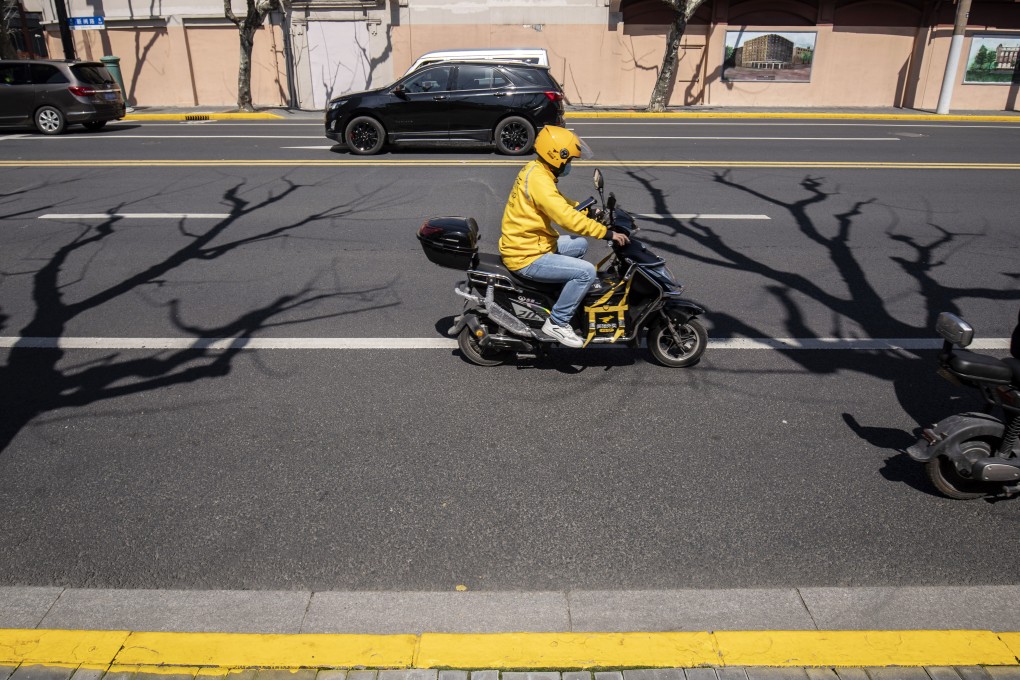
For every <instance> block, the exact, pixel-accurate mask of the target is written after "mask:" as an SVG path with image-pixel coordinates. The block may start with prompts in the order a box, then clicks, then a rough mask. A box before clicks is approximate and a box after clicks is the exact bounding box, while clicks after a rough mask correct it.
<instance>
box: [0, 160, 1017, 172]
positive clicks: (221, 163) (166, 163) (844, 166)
mask: <svg viewBox="0 0 1020 680" xmlns="http://www.w3.org/2000/svg"><path fill="white" fill-rule="evenodd" d="M577 164H578V165H579V166H581V167H584V166H589V167H603V168H605V167H645V168H648V167H657V168H759V169H764V168H774V169H776V168H778V169H802V168H807V169H830V170H1020V163H898V162H867V161H790V162H784V161H693V160H692V161H647V160H632V161H609V160H606V161H578V162H577ZM519 165H520V161H519V160H517V161H508V160H441V159H435V160H389V159H382V160H349V159H325V160H324V159H306V160H100V159H96V160H52V161H0V168H99V167H103V168H129V167H152V168H160V167H165V168H176V167H210V168H216V167H353V166H360V167H469V166H508V167H509V166H513V167H518V166H519Z"/></svg>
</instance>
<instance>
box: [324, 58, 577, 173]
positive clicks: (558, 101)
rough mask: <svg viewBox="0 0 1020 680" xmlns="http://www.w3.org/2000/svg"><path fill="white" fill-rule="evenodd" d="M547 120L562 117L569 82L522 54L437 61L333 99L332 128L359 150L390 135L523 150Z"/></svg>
mask: <svg viewBox="0 0 1020 680" xmlns="http://www.w3.org/2000/svg"><path fill="white" fill-rule="evenodd" d="M545 125H563V88H561V87H560V86H559V84H558V83H557V82H556V80H555V78H553V77H552V74H550V73H549V68H548V67H547V66H536V65H533V64H524V63H519V62H504V61H499V62H497V61H443V62H439V63H437V64H430V65H428V66H424V67H422V68H420V69H418V70H417V71H414V72H413V73H410V74H408V75H406V76H404V77H403V78H401V79H400V80H398V81H397V82H396V83H394V84H393V85H390V86H388V87H384V88H380V89H378V90H370V91H368V92H355V93H351V94H345V95H343V96H341V97H336V98H334V99H331V100H330V102H329V105H328V106H327V107H326V136H327V137H329V138H330V139H332V140H335V141H337V142H340V143H341V144H344V145H346V146H347V148H348V149H350V151H351V153H355V154H374V153H378V152H379V151H380V150H381V149H382V148H383V145H384V144H386V143H387V142H389V143H390V144H422V143H428V144H432V143H437V142H474V143H480V144H487V145H495V147H496V150H497V151H499V152H500V153H503V154H508V155H511V156H519V155H523V154H526V153H528V152H529V151H531V147H532V146H533V145H534V143H535V131H536V130H539V129H541V128H542V127H543V126H545Z"/></svg>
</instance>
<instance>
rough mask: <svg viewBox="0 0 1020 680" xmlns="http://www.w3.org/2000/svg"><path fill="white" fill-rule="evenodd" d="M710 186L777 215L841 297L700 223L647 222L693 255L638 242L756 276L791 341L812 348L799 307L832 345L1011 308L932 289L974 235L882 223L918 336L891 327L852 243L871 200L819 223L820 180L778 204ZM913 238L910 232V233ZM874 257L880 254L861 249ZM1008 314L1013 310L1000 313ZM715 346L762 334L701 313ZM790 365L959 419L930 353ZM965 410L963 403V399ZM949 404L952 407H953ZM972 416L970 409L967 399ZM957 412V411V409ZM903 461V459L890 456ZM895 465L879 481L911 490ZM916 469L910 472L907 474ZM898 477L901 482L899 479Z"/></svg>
mask: <svg viewBox="0 0 1020 680" xmlns="http://www.w3.org/2000/svg"><path fill="white" fill-rule="evenodd" d="M628 175H629V176H630V177H631V178H632V179H634V180H635V181H636V182H638V183H639V184H641V185H642V186H643V187H644V188H645V190H646V191H647V193H648V195H649V196H650V197H651V198H652V200H653V203H654V212H655V213H656V214H660V215H669V214H672V213H673V212H674V211H673V210H672V209H671V208H670V206H669V205H668V201H667V197H666V194H665V192H664V191H663V190H662V189H661V188H659V187H658V186H657V185H656V182H655V180H654V179H653V178H650V177H649V176H648V174H647V173H646V172H628ZM712 180H713V181H714V182H716V183H717V184H720V185H722V186H724V187H727V188H728V189H731V190H733V191H736V192H740V193H743V194H746V195H748V196H751V197H754V198H755V199H758V200H760V201H763V202H765V203H767V204H771V205H773V206H775V207H776V208H778V209H779V210H780V213H779V219H781V220H790V221H791V222H792V224H793V225H794V226H795V227H796V230H797V232H798V233H799V234H800V236H801V237H802V238H803V240H804V241H806V242H809V243H811V244H814V245H815V246H817V247H818V248H820V249H821V252H822V253H823V255H824V257H825V258H827V262H828V264H829V265H830V266H831V268H832V269H833V270H834V272H835V273H836V274H838V276H836V277H833V280H838V281H840V282H842V290H834V289H832V287H827V286H826V284H825V282H824V281H820V280H817V279H816V278H814V277H812V276H811V275H809V274H807V273H804V272H803V271H799V270H798V269H797V266H796V265H797V263H796V262H795V261H793V259H792V258H790V259H787V260H784V261H783V262H782V263H781V264H769V263H767V262H765V261H764V260H763V259H757V258H755V257H754V256H752V255H751V254H748V252H745V251H743V250H740V249H739V248H738V247H737V246H735V245H732V244H730V243H727V240H726V238H724V236H723V235H722V234H721V233H720V232H719V231H717V230H715V229H713V228H712V227H711V226H709V225H708V224H706V223H705V221H704V220H700V221H699V220H697V219H694V220H691V221H689V222H685V221H680V220H677V219H672V218H657V219H656V220H655V222H656V223H657V224H658V225H660V226H661V227H663V228H665V230H666V232H667V233H668V234H670V235H671V236H675V237H680V239H681V240H680V243H684V241H687V242H688V243H691V244H693V245H696V246H700V248H698V247H695V248H690V249H686V248H684V249H681V248H679V247H677V245H675V244H676V243H677V241H676V240H672V241H669V242H654V241H653V240H652V239H650V238H648V237H647V235H645V240H647V241H649V243H654V247H655V248H657V249H661V250H663V251H671V252H673V253H674V254H676V255H679V256H681V257H683V258H686V259H688V260H694V261H697V262H700V263H703V264H705V265H709V266H711V267H714V268H720V269H727V270H734V271H740V272H743V273H750V274H754V275H757V277H759V278H760V279H761V280H762V281H764V282H765V283H764V290H765V292H766V293H767V295H768V297H770V298H771V299H772V300H773V301H774V302H776V303H778V307H779V309H781V310H782V314H783V319H782V325H783V327H784V329H785V331H786V333H787V334H788V335H789V336H790V337H794V338H815V337H818V336H819V334H818V333H817V332H816V330H814V329H813V328H812V327H811V324H810V323H809V321H808V319H807V317H806V314H805V311H804V309H803V302H802V301H810V302H812V303H817V304H819V305H821V306H822V307H823V308H824V309H826V310H829V311H830V312H831V314H830V319H831V321H830V323H831V329H830V330H829V332H828V333H829V334H831V336H833V337H854V335H860V334H863V335H864V337H870V338H883V337H892V338H932V337H933V336H934V330H933V329H934V324H935V319H936V318H937V317H938V315H939V313H941V312H953V313H956V314H961V309H962V306H963V301H964V300H967V299H985V300H996V301H1001V302H1003V303H1007V302H1010V303H1012V302H1015V301H1017V300H1020V290H1016V289H1013V290H1007V289H994V288H988V287H981V286H953V285H949V284H947V283H944V282H942V281H940V280H939V278H938V277H937V273H938V271H939V269H940V268H942V267H943V266H945V265H946V264H947V263H948V262H949V261H950V260H951V259H952V258H953V257H954V256H955V255H956V254H958V253H959V252H960V251H962V250H963V246H964V245H966V244H968V243H969V242H970V240H971V239H976V238H980V237H982V236H983V234H981V233H974V232H973V231H966V230H964V229H957V230H954V229H951V228H949V227H946V226H943V225H941V224H939V223H937V222H936V221H935V220H933V219H931V216H928V218H929V219H928V221H927V222H926V224H925V225H924V227H925V230H926V231H927V232H928V236H927V237H926V238H924V237H921V236H910V235H906V234H904V233H899V232H897V229H896V227H897V226H898V224H899V217H898V216H895V215H894V217H893V218H891V219H890V223H889V224H888V225H887V227H886V230H885V237H886V238H887V239H888V243H887V244H885V245H887V246H888V250H889V252H890V253H892V252H893V251H894V246H899V248H898V252H901V253H902V252H903V247H905V248H906V251H907V252H908V253H910V255H909V256H904V255H902V254H900V255H894V254H890V255H889V259H890V261H892V262H894V263H895V264H896V265H897V267H898V269H899V270H900V271H901V272H903V273H904V274H906V275H907V276H908V277H909V278H910V279H911V280H912V281H913V282H914V287H915V290H916V292H917V294H918V295H919V296H920V297H921V298H922V299H923V304H924V305H925V310H924V318H925V321H924V323H923V324H922V325H920V326H917V325H913V324H911V323H908V322H906V321H903V320H902V319H899V318H897V317H896V316H895V315H894V314H893V313H892V312H891V311H890V309H889V307H888V305H887V304H886V300H885V299H884V297H883V295H882V293H881V292H880V290H879V289H878V288H877V287H876V285H875V284H874V283H873V282H872V281H870V280H869V278H868V273H867V271H866V269H865V266H864V264H863V263H862V261H861V260H860V258H859V256H858V254H857V253H856V252H855V250H854V247H853V244H852V237H853V236H854V231H855V229H858V228H859V227H860V224H861V223H862V222H863V219H862V218H864V217H866V216H867V217H872V215H869V211H870V210H872V209H873V208H877V206H878V205H879V201H878V199H877V198H873V197H872V198H863V199H859V200H855V201H853V202H852V203H851V204H850V206H849V208H847V209H844V210H842V211H840V212H830V213H825V211H824V206H825V204H826V202H827V201H829V200H830V198H832V197H834V196H837V195H839V194H840V191H839V188H838V187H835V186H834V184H833V182H832V181H831V180H829V179H827V178H826V177H823V176H817V175H805V176H804V177H803V178H802V179H800V180H799V181H798V182H797V187H798V189H799V193H800V196H799V197H798V198H796V199H795V200H783V199H781V198H779V197H778V196H774V195H770V194H769V193H766V192H765V191H762V190H758V189H755V188H752V187H751V186H748V185H747V184H744V183H741V182H740V181H738V180H737V179H736V178H735V176H734V173H733V172H732V171H730V170H726V171H720V172H714V173H713V176H712ZM915 231H916V230H915ZM869 245H871V246H873V247H882V245H883V244H881V243H876V244H869ZM999 274H1001V275H1003V276H1005V277H1007V278H1012V279H1016V277H1017V276H1018V272H1010V271H1004V272H999ZM1008 309H1009V314H1012V310H1014V309H1015V305H1013V304H1010V305H1009V306H1008ZM708 316H709V318H710V319H711V321H712V323H713V328H714V330H713V335H714V336H715V337H717V338H718V337H724V338H734V337H746V338H760V337H767V336H768V335H769V334H768V333H766V332H764V331H763V330H762V329H758V328H755V327H754V326H753V325H752V324H751V323H749V322H748V321H747V320H745V319H741V318H737V317H735V316H733V315H730V314H728V313H726V311H725V310H715V309H712V310H709V314H708ZM783 354H784V356H786V357H787V358H788V359H789V360H790V361H792V362H795V363H796V364H798V365H799V366H800V367H801V368H803V369H805V370H807V371H810V372H811V373H818V374H838V373H840V372H843V371H850V372H859V373H863V374H867V375H871V376H874V377H876V378H879V379H881V380H884V381H887V382H888V383H891V384H892V386H893V389H894V391H895V394H896V397H897V399H898V401H899V404H900V405H901V407H902V408H903V409H904V411H905V412H906V413H907V414H908V415H910V416H911V417H912V418H913V419H914V420H916V421H917V422H930V421H932V420H934V419H937V418H939V417H942V416H945V415H948V414H949V413H951V412H954V411H956V410H959V407H960V402H959V401H958V399H959V398H961V395H960V394H959V390H955V391H954V388H951V387H949V386H948V385H947V384H946V383H945V382H944V381H942V380H940V379H939V378H938V377H937V376H936V374H935V364H934V353H933V352H924V351H907V350H886V351H869V352H837V351H807V350H804V351H790V352H784V353H783ZM962 398H963V399H964V400H968V397H967V396H963V397H962ZM954 401H955V403H954ZM969 401H970V400H968V403H969ZM973 401H974V404H973V405H974V406H976V405H977V404H978V401H977V400H976V399H975V400H973ZM964 410H966V409H964ZM843 417H844V421H845V422H846V424H847V426H848V427H849V428H850V430H851V431H852V432H854V434H856V435H857V436H859V437H861V438H862V439H865V440H866V441H869V442H870V443H872V444H873V445H874V446H876V447H879V448H885V449H892V450H894V451H897V450H899V449H901V448H902V447H904V446H906V445H907V444H909V443H912V437H911V435H910V433H906V432H902V431H898V432H894V431H892V430H889V429H887V428H880V427H875V426H871V425H868V424H861V423H858V421H857V419H856V417H855V416H854V415H853V414H850V413H844V414H843ZM898 456H902V457H904V458H905V455H903V454H898ZM896 458H897V457H896V456H894V458H893V459H890V461H887V466H886V471H887V472H888V471H890V470H891V471H892V472H891V473H890V474H892V475H893V477H897V478H900V481H907V480H908V479H909V480H911V481H909V482H908V483H911V484H912V485H913V484H914V482H916V481H917V475H914V474H913V473H911V472H909V470H907V469H905V468H906V466H903V465H901V461H898V460H895V459H896ZM914 468H917V466H916V464H915V465H913V468H911V469H914ZM904 475H905V476H904Z"/></svg>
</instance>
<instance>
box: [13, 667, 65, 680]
mask: <svg viewBox="0 0 1020 680" xmlns="http://www.w3.org/2000/svg"><path fill="white" fill-rule="evenodd" d="M73 673H74V669H73V668H59V667H57V666H36V665H32V666H28V665H25V666H18V668H17V670H15V671H14V672H13V673H12V674H11V677H10V680H68V679H69V678H70V677H71V675H72V674H73Z"/></svg>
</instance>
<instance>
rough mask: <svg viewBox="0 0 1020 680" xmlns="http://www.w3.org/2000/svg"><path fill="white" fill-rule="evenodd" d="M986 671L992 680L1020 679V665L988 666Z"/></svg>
mask: <svg viewBox="0 0 1020 680" xmlns="http://www.w3.org/2000/svg"><path fill="white" fill-rule="evenodd" d="M985 672H986V673H988V675H989V676H991V678H992V680H1020V666H988V667H987V668H985Z"/></svg>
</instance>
